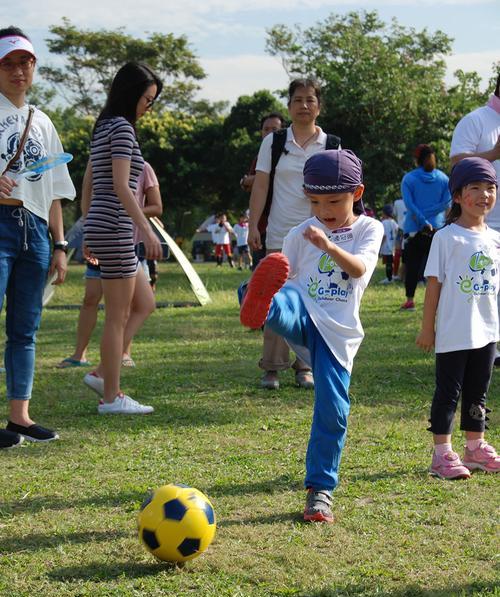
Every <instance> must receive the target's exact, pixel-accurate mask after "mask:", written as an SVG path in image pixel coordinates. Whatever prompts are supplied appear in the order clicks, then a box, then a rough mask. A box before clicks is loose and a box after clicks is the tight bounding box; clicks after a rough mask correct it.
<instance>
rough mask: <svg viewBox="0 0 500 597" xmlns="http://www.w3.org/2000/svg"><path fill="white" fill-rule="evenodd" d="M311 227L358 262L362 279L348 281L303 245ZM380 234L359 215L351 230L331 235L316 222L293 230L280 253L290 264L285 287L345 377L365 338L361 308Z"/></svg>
mask: <svg viewBox="0 0 500 597" xmlns="http://www.w3.org/2000/svg"><path fill="white" fill-rule="evenodd" d="M311 225H312V226H316V227H318V228H320V229H321V230H323V231H324V232H325V234H326V235H327V237H328V238H329V239H330V240H331V241H332V242H333V243H335V244H336V245H338V246H339V247H340V248H342V249H344V250H345V251H347V252H348V253H351V254H352V255H355V256H356V257H359V258H360V259H361V260H362V261H363V263H364V264H365V267H366V272H365V273H364V274H363V275H362V276H361V277H360V278H352V277H351V276H349V275H348V274H347V273H346V272H344V271H343V270H342V269H341V268H340V267H339V266H338V265H337V264H336V263H335V261H334V260H333V259H332V258H331V257H330V256H329V255H328V254H327V253H324V252H323V251H321V250H320V249H318V248H317V247H315V246H314V245H313V244H312V243H311V242H310V241H308V240H306V239H305V238H304V236H303V232H304V230H305V229H306V228H307V227H308V226H311ZM383 234H384V229H383V226H382V224H381V223H380V222H379V221H377V220H375V219H373V218H369V217H367V216H363V215H362V216H359V218H358V219H357V220H356V221H355V222H354V224H352V225H351V226H349V227H347V228H341V229H339V230H330V229H329V228H327V227H326V226H325V225H324V224H322V223H321V222H320V220H318V219H317V218H315V217H314V218H309V219H308V220H306V221H305V222H303V223H302V224H300V225H299V226H296V227H295V228H292V230H290V232H289V233H288V234H287V236H286V237H285V240H284V243H283V253H285V255H286V256H287V257H288V260H289V261H290V280H289V281H288V282H287V284H288V285H290V286H293V287H295V288H297V289H298V291H299V292H300V294H301V296H302V300H303V301H304V305H305V307H306V309H307V312H308V313H309V315H310V317H311V319H312V320H313V322H314V324H315V325H316V327H317V328H318V331H319V332H320V334H321V335H322V336H323V338H324V340H325V342H326V343H327V345H328V346H329V348H330V350H331V351H332V353H333V354H334V356H335V358H336V359H337V360H338V361H339V363H340V364H341V365H342V366H343V367H345V368H346V369H347V370H348V371H349V372H350V371H351V369H352V363H353V360H354V356H355V354H356V352H357V350H358V348H359V345H360V344H361V341H362V339H363V336H364V332H363V327H362V326H361V321H360V319H359V305H360V303H361V297H362V296H363V292H364V291H365V288H366V287H367V286H368V282H369V281H370V278H371V275H372V273H373V270H374V269H375V266H376V265H377V259H378V252H379V249H380V243H381V241H382V236H383Z"/></svg>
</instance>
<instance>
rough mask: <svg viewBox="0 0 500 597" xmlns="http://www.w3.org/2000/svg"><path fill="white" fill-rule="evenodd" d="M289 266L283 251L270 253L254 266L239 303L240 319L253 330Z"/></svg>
mask: <svg viewBox="0 0 500 597" xmlns="http://www.w3.org/2000/svg"><path fill="white" fill-rule="evenodd" d="M289 271H290V266H289V264H288V259H287V258H286V256H285V255H283V253H271V254H270V255H267V257H264V259H263V260H262V261H261V262H260V263H259V265H258V266H257V267H256V268H255V271H254V273H253V275H252V277H251V278H250V282H249V283H248V287H247V291H246V294H245V297H244V299H243V302H242V304H241V311H240V321H241V323H242V324H243V325H244V326H246V327H248V328H251V329H253V330H256V329H259V328H261V327H262V326H263V325H264V323H265V321H266V318H267V314H268V313H269V309H270V307H271V301H272V300H273V296H274V295H275V294H276V293H277V292H278V290H279V289H280V288H281V287H282V286H283V284H284V283H285V282H286V281H287V279H288V272H289Z"/></svg>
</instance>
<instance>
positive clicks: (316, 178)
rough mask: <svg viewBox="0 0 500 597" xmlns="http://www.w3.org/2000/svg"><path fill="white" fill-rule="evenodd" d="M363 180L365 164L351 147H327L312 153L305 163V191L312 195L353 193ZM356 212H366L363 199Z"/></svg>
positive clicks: (355, 207) (357, 204)
mask: <svg viewBox="0 0 500 597" xmlns="http://www.w3.org/2000/svg"><path fill="white" fill-rule="evenodd" d="M362 182H363V164H362V162H361V160H360V159H359V158H358V157H357V156H356V154H354V153H353V152H352V151H350V150H349V149H327V150H326V151H320V152H319V153H315V154H314V155H312V156H311V157H310V158H309V159H308V160H307V162H306V163H305V165H304V191H305V192H306V193H310V194H311V195H328V194H332V193H353V192H354V191H355V190H356V189H357V188H358V187H359V185H360V184H362ZM353 210H354V213H357V214H361V213H365V210H364V206H363V202H362V201H361V199H359V200H358V201H355V202H354V207H353Z"/></svg>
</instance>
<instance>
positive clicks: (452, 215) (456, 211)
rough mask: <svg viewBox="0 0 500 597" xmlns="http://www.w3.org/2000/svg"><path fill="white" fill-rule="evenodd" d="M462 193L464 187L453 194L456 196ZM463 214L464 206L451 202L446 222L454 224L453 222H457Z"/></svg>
mask: <svg viewBox="0 0 500 597" xmlns="http://www.w3.org/2000/svg"><path fill="white" fill-rule="evenodd" d="M461 193H462V189H460V190H459V191H456V192H455V193H454V194H453V197H456V196H457V195H460V194H461ZM461 215H462V207H461V205H460V203H457V202H456V201H453V203H452V204H451V207H450V211H449V212H448V215H447V216H446V224H453V222H456V221H457V220H458V218H459V217H460V216H461Z"/></svg>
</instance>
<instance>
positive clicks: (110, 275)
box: [84, 62, 162, 414]
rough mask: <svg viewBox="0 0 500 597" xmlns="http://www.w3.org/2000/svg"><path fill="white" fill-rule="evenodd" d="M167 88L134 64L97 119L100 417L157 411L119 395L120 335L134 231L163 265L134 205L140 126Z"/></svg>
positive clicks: (92, 245) (90, 230)
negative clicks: (101, 312) (101, 301)
mask: <svg viewBox="0 0 500 597" xmlns="http://www.w3.org/2000/svg"><path fill="white" fill-rule="evenodd" d="M161 88H162V83H161V81H160V80H159V79H158V77H157V76H156V75H155V74H154V72H153V71H152V70H151V69H150V68H149V67H147V66H145V65H143V64H137V63H134V62H129V63H127V64H125V65H124V66H123V67H122V68H121V69H120V70H119V71H118V73H117V74H116V76H115V78H114V79H113V83H112V84H111V89H110V92H109V95H108V98H107V101H106V105H105V106H104V109H103V110H102V112H101V114H100V115H99V117H98V119H97V122H96V125H95V127H94V132H93V135H92V141H91V146H90V160H89V163H88V165H87V171H86V173H85V180H84V184H85V181H87V182H88V181H89V180H91V181H92V202H91V206H90V209H89V211H88V214H87V217H86V220H85V226H84V238H85V244H86V245H87V247H88V249H89V250H90V252H91V253H92V254H93V255H94V256H95V257H96V258H97V259H98V261H99V265H100V268H101V281H102V288H103V293H104V303H105V306H106V311H105V320H104V329H103V333H102V339H101V364H102V370H103V377H104V392H103V398H102V400H101V401H100V403H99V406H98V412H99V413H101V414H106V413H118V414H147V413H150V412H152V411H153V407H151V406H145V405H142V404H139V403H138V402H137V401H135V400H133V399H132V398H130V396H127V395H125V394H124V393H123V392H122V391H121V390H120V368H121V361H122V349H123V333H124V329H125V323H126V321H127V318H128V314H129V311H130V305H131V302H132V297H133V294H134V289H135V283H136V273H137V266H138V261H137V258H136V256H135V252H134V240H133V234H134V224H135V226H136V227H137V228H138V229H139V230H140V231H141V233H142V236H143V238H144V245H145V247H146V257H147V258H148V259H160V258H161V254H162V251H161V245H160V242H159V240H158V239H157V238H156V236H155V234H154V233H153V231H152V229H151V227H150V225H149V223H148V221H147V219H146V217H145V216H144V214H143V212H142V210H141V209H140V207H139V206H138V204H137V201H136V200H135V198H134V192H135V190H136V187H137V179H138V177H139V175H140V173H141V171H142V169H143V167H144V160H143V158H142V155H141V150H140V148H139V144H138V143H137V138H136V135H135V123H136V121H137V119H138V118H140V117H141V116H143V115H144V114H145V113H146V112H147V111H148V110H149V109H150V108H151V106H152V105H153V103H154V101H155V99H156V98H157V97H158V95H159V93H160V91H161Z"/></svg>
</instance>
